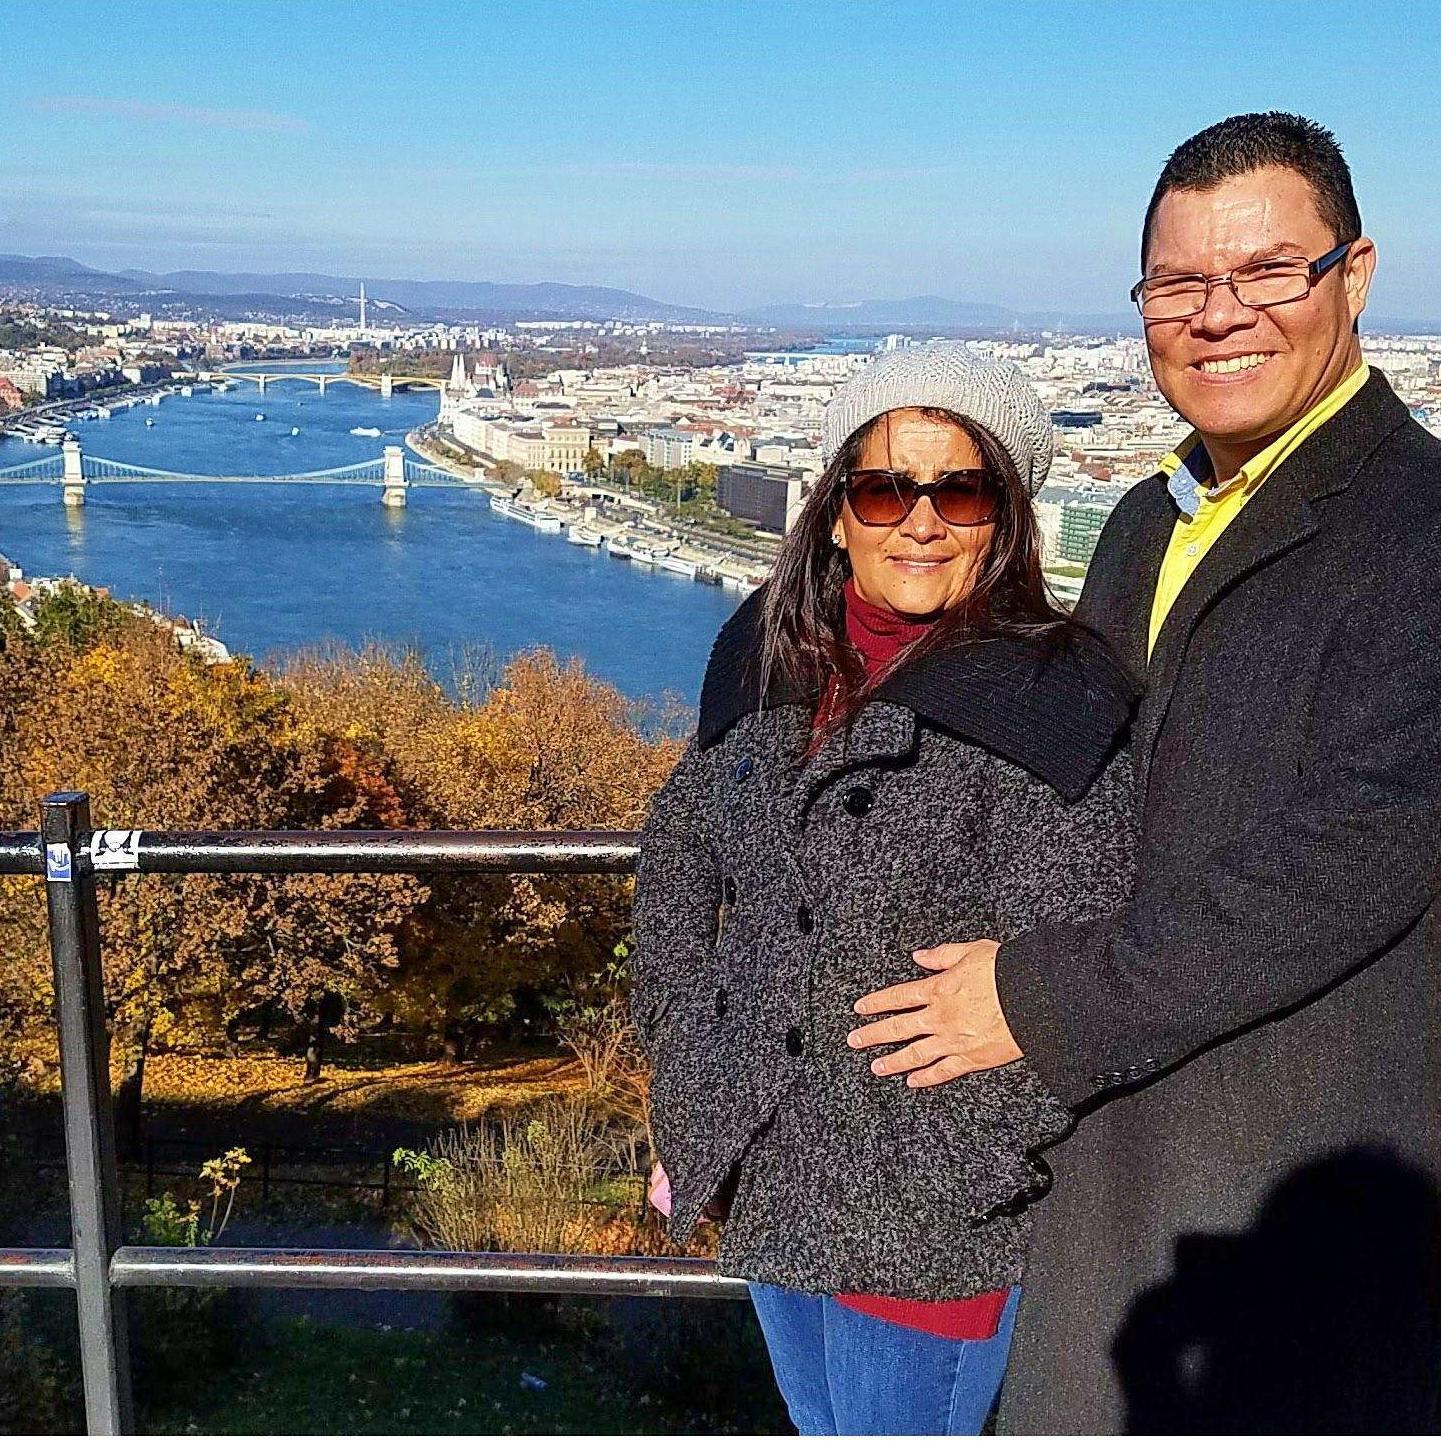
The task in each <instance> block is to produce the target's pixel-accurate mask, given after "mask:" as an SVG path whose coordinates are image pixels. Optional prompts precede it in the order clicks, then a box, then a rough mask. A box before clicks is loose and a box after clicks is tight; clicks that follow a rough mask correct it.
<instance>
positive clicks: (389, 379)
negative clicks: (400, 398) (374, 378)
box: [380, 370, 395, 400]
mask: <svg viewBox="0 0 1441 1441" xmlns="http://www.w3.org/2000/svg"><path fill="white" fill-rule="evenodd" d="M394 392H395V377H394V376H393V375H391V373H390V372H389V371H388V370H387V371H386V372H385V373H384V374H383V375H382V376H381V377H380V398H381V399H382V400H389V399H390V397H391V396H392V395H393V394H394Z"/></svg>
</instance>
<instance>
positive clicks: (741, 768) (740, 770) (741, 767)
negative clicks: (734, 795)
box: [735, 756, 755, 781]
mask: <svg viewBox="0 0 1441 1441" xmlns="http://www.w3.org/2000/svg"><path fill="white" fill-rule="evenodd" d="M754 769H755V762H754V761H753V760H751V758H750V757H749V756H742V757H741V758H740V759H739V760H738V761H737V762H736V768H735V778H736V779H737V780H738V781H743V780H744V779H745V778H746V777H747V776H748V775H749V774H750V773H751V772H752V771H753V770H754Z"/></svg>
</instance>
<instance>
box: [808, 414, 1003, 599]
mask: <svg viewBox="0 0 1441 1441" xmlns="http://www.w3.org/2000/svg"><path fill="white" fill-rule="evenodd" d="M984 464H985V462H984V460H983V459H982V457H981V452H980V448H979V447H978V446H977V445H976V443H975V441H974V440H972V439H971V437H970V436H969V435H967V434H966V432H965V431H964V430H962V429H961V428H960V426H958V425H956V424H955V423H954V422H953V421H949V420H932V419H930V418H929V417H928V416H926V415H924V414H923V413H922V412H921V411H919V410H891V411H887V412H886V414H885V415H883V416H881V417H880V419H879V420H878V421H877V422H876V423H875V425H873V426H872V427H871V430H870V434H869V435H868V436H867V437H866V440H865V444H864V445H863V446H862V447H861V452H860V455H859V457H858V458H857V460H856V462H855V468H856V469H857V470H895V471H900V472H902V473H903V474H905V475H908V476H910V477H911V478H912V479H913V480H916V481H918V482H920V484H922V485H929V484H930V483H931V482H932V481H934V480H936V479H937V478H938V477H939V476H942V475H944V474H945V473H946V472H947V471H948V470H979V469H981V468H982V467H983V466H984ZM995 529H996V527H995V523H994V522H990V523H988V524H986V525H947V524H946V523H945V522H944V521H943V520H942V519H941V518H940V516H938V515H937V514H936V512H935V507H934V506H933V505H932V504H931V498H930V496H928V495H927V496H922V497H921V499H920V500H918V501H917V502H916V504H915V506H914V508H913V509H912V510H911V513H910V514H909V515H908V516H907V517H906V518H905V519H904V520H902V521H900V522H899V523H898V524H897V525H894V526H883V525H862V524H861V523H860V521H858V520H857V519H856V518H855V516H854V514H852V512H851V506H850V502H849V501H846V502H844V503H843V504H842V506H841V513H840V515H839V517H838V518H837V520H836V524H835V531H834V534H835V538H836V540H837V542H838V543H839V545H840V546H841V547H842V549H844V550H845V552H846V554H847V555H848V556H849V557H850V562H851V572H852V574H853V576H854V577H855V583H856V590H857V591H858V592H859V593H860V595H861V598H862V599H863V600H868V601H870V602H871V604H872V605H882V606H885V607H887V608H888V609H890V610H892V611H894V612H895V613H896V614H897V615H904V616H909V617H911V618H912V619H915V620H921V619H925V618H928V617H931V616H935V615H939V614H940V612H942V611H945V610H950V609H951V608H952V607H953V606H956V605H959V604H960V602H961V601H963V600H964V599H965V597H966V595H967V593H968V592H969V591H970V588H971V583H972V579H973V577H974V576H975V575H976V574H977V572H978V571H979V568H980V566H981V564H982V562H983V561H984V560H985V557H986V552H987V551H988V550H989V549H990V545H991V537H992V535H993V534H994V533H995Z"/></svg>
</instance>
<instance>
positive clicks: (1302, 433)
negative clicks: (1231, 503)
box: [1160, 363, 1371, 520]
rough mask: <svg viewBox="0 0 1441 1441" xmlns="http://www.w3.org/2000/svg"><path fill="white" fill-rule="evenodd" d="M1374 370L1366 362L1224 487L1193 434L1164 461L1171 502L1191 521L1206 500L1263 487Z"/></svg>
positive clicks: (1196, 436)
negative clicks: (1216, 482)
mask: <svg viewBox="0 0 1441 1441" xmlns="http://www.w3.org/2000/svg"><path fill="white" fill-rule="evenodd" d="M1370 373H1371V371H1370V367H1369V366H1367V365H1365V364H1364V363H1363V364H1362V365H1361V366H1359V367H1358V368H1357V369H1356V370H1355V371H1353V372H1352V373H1351V374H1350V375H1348V376H1347V377H1346V379H1345V380H1343V381H1342V382H1341V383H1340V385H1338V386H1337V387H1336V388H1335V389H1334V390H1333V391H1331V393H1330V394H1329V395H1327V396H1326V397H1325V398H1324V399H1323V400H1320V401H1318V402H1317V403H1316V404H1315V405H1313V406H1312V407H1311V409H1310V410H1308V411H1307V412H1306V414H1305V415H1303V416H1302V417H1301V418H1300V419H1299V420H1298V421H1296V422H1295V424H1294V425H1291V426H1289V427H1288V428H1287V430H1286V431H1285V433H1284V434H1283V435H1281V436H1279V437H1277V439H1275V440H1274V441H1272V442H1271V444H1270V445H1268V446H1267V447H1266V448H1265V449H1264V450H1262V451H1259V452H1257V454H1255V455H1253V456H1252V457H1251V459H1250V460H1248V461H1247V462H1246V464H1245V465H1243V466H1242V467H1241V469H1240V470H1238V471H1237V472H1236V474H1235V475H1234V476H1233V477H1232V478H1231V479H1230V480H1228V481H1227V482H1226V484H1225V485H1222V486H1214V487H1213V485H1212V481H1213V480H1214V478H1215V471H1214V470H1213V469H1212V467H1211V457H1210V455H1209V454H1208V453H1207V451H1206V447H1205V446H1204V445H1202V444H1201V437H1200V434H1199V432H1197V431H1194V430H1193V431H1192V432H1191V433H1190V435H1188V436H1187V437H1186V438H1185V440H1183V441H1182V442H1181V443H1180V445H1178V446H1177V447H1176V448H1175V450H1173V451H1172V452H1171V453H1170V455H1168V456H1167V457H1166V458H1165V459H1164V460H1163V461H1162V462H1161V466H1160V468H1161V471H1162V472H1163V474H1165V475H1166V476H1167V477H1168V479H1167V482H1166V489H1167V490H1169V491H1170V493H1171V499H1172V500H1174V501H1175V502H1176V506H1177V508H1178V509H1179V510H1180V511H1181V513H1182V514H1183V515H1185V516H1186V518H1187V519H1188V520H1191V519H1194V518H1195V516H1196V513H1197V512H1198V511H1199V510H1200V508H1201V501H1202V500H1203V499H1207V500H1215V499H1216V498H1218V497H1219V496H1222V495H1224V494H1225V493H1226V492H1227V491H1229V490H1230V489H1231V488H1232V487H1233V486H1240V487H1242V488H1243V489H1248V490H1249V489H1250V488H1251V487H1252V486H1255V485H1259V484H1260V483H1261V482H1262V481H1263V480H1265V478H1266V477H1267V476H1268V475H1269V474H1270V473H1271V471H1272V470H1274V469H1275V468H1276V466H1277V465H1278V464H1279V463H1280V462H1281V461H1283V460H1284V459H1285V458H1286V457H1287V456H1288V455H1290V453H1291V451H1292V450H1294V449H1295V447H1296V446H1297V445H1298V444H1299V443H1300V442H1301V441H1302V440H1304V439H1305V437H1306V436H1308V435H1309V434H1310V433H1311V432H1312V431H1313V430H1315V429H1316V427H1317V426H1319V425H1321V424H1323V423H1324V422H1325V421H1327V420H1329V419H1330V418H1331V417H1332V416H1333V415H1335V414H1336V412H1337V411H1338V410H1340V409H1341V407H1342V406H1343V405H1345V404H1346V402H1347V401H1348V400H1350V399H1351V397H1352V396H1353V395H1355V394H1356V392H1357V391H1358V390H1360V389H1361V387H1362V386H1363V385H1365V383H1366V379H1367V377H1368V376H1369V375H1370Z"/></svg>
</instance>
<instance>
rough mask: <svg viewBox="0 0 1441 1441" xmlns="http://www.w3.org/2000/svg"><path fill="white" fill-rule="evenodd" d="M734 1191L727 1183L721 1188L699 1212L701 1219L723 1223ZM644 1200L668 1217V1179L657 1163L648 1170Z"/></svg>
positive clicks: (727, 1214) (669, 1196) (669, 1202)
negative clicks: (648, 1176)
mask: <svg viewBox="0 0 1441 1441" xmlns="http://www.w3.org/2000/svg"><path fill="white" fill-rule="evenodd" d="M734 1189H735V1187H734V1185H733V1184H729V1183H728V1184H727V1185H726V1186H722V1187H721V1189H720V1192H719V1193H718V1194H717V1195H716V1196H715V1197H714V1198H713V1199H712V1200H709V1201H707V1202H706V1204H705V1209H704V1210H703V1211H702V1212H701V1217H702V1219H704V1220H706V1221H724V1220H725V1219H726V1217H727V1216H729V1215H730V1198H731V1194H732V1193H733V1192H734ZM646 1198H647V1199H648V1200H649V1201H650V1203H651V1205H652V1206H654V1207H655V1208H656V1210H657V1211H659V1212H660V1213H661V1215H662V1216H666V1217H669V1216H670V1212H671V1195H670V1177H669V1176H667V1175H666V1173H665V1167H664V1166H662V1165H661V1163H660V1162H659V1161H657V1162H656V1163H655V1165H653V1166H652V1167H651V1168H650V1180H649V1181H648V1182H647V1183H646Z"/></svg>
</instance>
